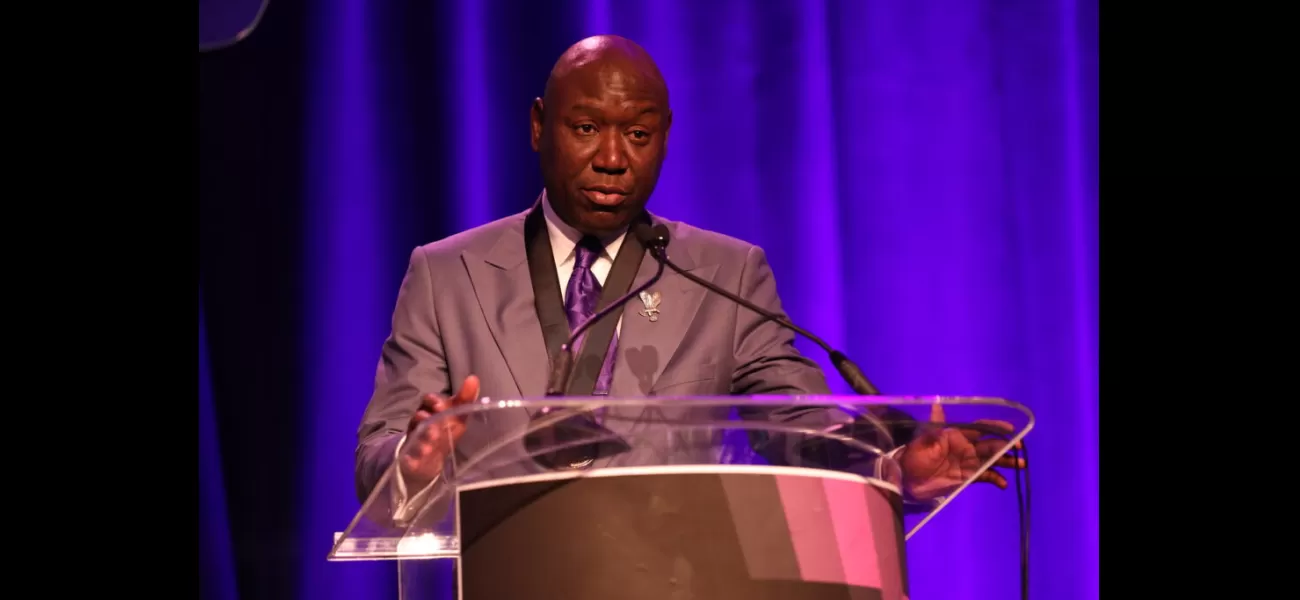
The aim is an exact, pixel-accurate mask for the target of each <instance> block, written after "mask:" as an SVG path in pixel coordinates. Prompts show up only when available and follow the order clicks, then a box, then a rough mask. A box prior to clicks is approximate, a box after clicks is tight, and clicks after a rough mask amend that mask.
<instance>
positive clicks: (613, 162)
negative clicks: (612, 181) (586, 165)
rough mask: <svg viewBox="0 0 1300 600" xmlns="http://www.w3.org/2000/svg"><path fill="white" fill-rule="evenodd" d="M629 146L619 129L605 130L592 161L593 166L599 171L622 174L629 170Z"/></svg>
mask: <svg viewBox="0 0 1300 600" xmlns="http://www.w3.org/2000/svg"><path fill="white" fill-rule="evenodd" d="M627 167H628V164H627V146H626V144H625V143H624V140H623V136H622V135H620V134H619V133H618V132H617V131H613V130H610V131H605V132H602V133H601V136H600V146H598V147H597V148H596V156H595V158H593V159H592V161H591V168H593V169H595V170H596V172H597V173H605V174H609V175H621V174H622V173H623V172H624V171H626V170H627Z"/></svg>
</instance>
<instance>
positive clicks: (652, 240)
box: [546, 221, 668, 396]
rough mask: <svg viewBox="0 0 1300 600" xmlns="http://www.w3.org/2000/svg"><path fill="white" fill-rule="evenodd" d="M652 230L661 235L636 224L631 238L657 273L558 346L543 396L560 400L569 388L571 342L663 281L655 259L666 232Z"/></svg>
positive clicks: (665, 242)
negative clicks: (646, 252)
mask: <svg viewBox="0 0 1300 600" xmlns="http://www.w3.org/2000/svg"><path fill="white" fill-rule="evenodd" d="M655 229H656V230H662V231H654V230H651V228H650V226H649V225H646V224H645V223H643V222H639V221H638V222H637V224H636V225H634V226H633V227H632V235H635V236H636V238H637V240H639V241H640V242H641V245H642V246H644V247H645V248H647V249H648V250H650V255H651V256H655V257H656V260H657V261H658V263H659V269H658V270H656V271H655V274H654V276H653V277H651V278H650V279H648V280H646V282H645V283H643V284H641V285H639V286H637V287H635V288H633V289H632V290H631V291H629V292H628V293H626V294H623V295H622V296H621V297H619V298H618V299H616V300H614V301H613V302H610V303H609V306H606V307H605V308H602V309H601V310H600V311H598V312H597V313H596V314H595V315H592V317H591V318H590V319H587V320H586V321H583V322H582V324H580V325H578V326H577V327H576V328H575V329H574V330H573V332H572V333H570V334H569V339H568V340H566V341H565V342H564V344H563V345H562V346H560V352H559V353H558V355H557V356H556V357H555V364H554V366H553V367H552V368H551V377H550V380H549V381H548V382H547V384H546V395H547V396H563V395H564V393H565V390H567V389H568V388H569V379H570V378H571V377H572V374H573V343H574V341H575V340H577V339H578V338H579V337H581V336H582V334H583V333H586V332H587V330H588V329H590V328H591V326H592V325H595V324H596V322H597V321H599V320H601V319H603V318H605V317H606V316H607V315H609V314H610V313H612V312H614V311H617V310H620V309H622V308H623V305H625V304H627V303H628V302H630V301H631V300H632V299H633V298H635V297H637V295H638V294H640V293H641V292H644V291H645V290H646V289H648V288H649V287H650V286H652V285H654V284H655V282H656V281H659V278H660V277H663V275H664V264H665V261H663V260H659V259H658V258H657V257H658V256H659V255H662V254H663V253H664V249H665V248H667V247H668V228H666V227H664V226H663V225H660V226H658V227H656V228H655Z"/></svg>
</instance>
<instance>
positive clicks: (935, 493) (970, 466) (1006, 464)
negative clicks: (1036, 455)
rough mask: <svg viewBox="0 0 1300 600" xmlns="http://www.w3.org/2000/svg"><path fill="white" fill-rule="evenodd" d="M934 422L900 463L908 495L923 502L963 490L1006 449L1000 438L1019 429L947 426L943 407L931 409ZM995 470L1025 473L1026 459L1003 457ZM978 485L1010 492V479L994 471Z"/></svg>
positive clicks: (991, 424)
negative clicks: (968, 482)
mask: <svg viewBox="0 0 1300 600" xmlns="http://www.w3.org/2000/svg"><path fill="white" fill-rule="evenodd" d="M930 421H931V423H928V424H924V423H923V424H921V428H920V430H919V431H918V432H917V435H916V437H915V438H914V439H913V440H912V442H911V443H909V444H908V445H907V447H906V448H905V449H904V450H903V452H902V457H901V458H900V459H899V467H900V469H901V470H902V474H903V490H904V495H905V496H906V497H907V498H908V499H911V500H916V501H921V502H928V501H931V500H934V499H935V498H939V497H942V496H947V495H948V494H950V493H952V492H953V491H955V490H956V489H957V488H958V487H961V484H963V483H965V482H966V481H967V480H968V479H970V478H971V477H973V476H974V475H975V473H976V471H978V470H979V468H980V465H983V464H984V463H986V462H988V460H989V459H990V458H992V457H993V456H994V455H995V454H997V453H999V452H1001V451H1002V450H1003V449H1004V448H1006V446H1007V442H1006V440H1003V439H1001V438H998V437H996V436H997V435H1006V436H1010V435H1011V434H1013V433H1015V427H1014V426H1013V425H1011V424H1010V423H1007V422H1005V421H993V420H980V421H976V422H975V424H976V425H977V426H979V427H978V428H971V427H962V426H954V427H947V426H944V425H943V422H944V416H943V406H941V405H939V404H935V405H934V406H933V407H932V408H931V410H930ZM1018 447H1019V443H1018V442H1017V448H1018ZM994 466H995V467H1003V468H1008V469H1023V468H1024V467H1025V459H1023V458H1020V459H1016V458H1013V457H1011V456H1003V457H1001V458H999V459H998V461H997V463H996V464H995V465H994ZM978 481H981V482H985V483H991V484H993V485H996V486H998V488H1000V489H1006V488H1007V479H1006V477H1003V476H1002V474H1001V473H999V472H997V471H996V470H994V469H993V468H989V470H987V471H985V472H983V473H981V474H980V476H979V479H978Z"/></svg>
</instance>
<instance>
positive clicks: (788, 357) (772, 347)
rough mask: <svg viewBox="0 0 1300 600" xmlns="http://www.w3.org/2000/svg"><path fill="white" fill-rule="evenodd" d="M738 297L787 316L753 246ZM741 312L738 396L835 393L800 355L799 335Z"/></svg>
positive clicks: (760, 254)
mask: <svg viewBox="0 0 1300 600" xmlns="http://www.w3.org/2000/svg"><path fill="white" fill-rule="evenodd" d="M738 295H739V296H740V297H742V298H744V299H746V300H749V301H750V302H753V303H754V304H756V305H758V306H760V307H762V308H764V309H766V310H768V311H770V312H772V313H774V314H777V315H780V316H782V317H785V316H786V315H785V311H784V309H782V307H781V298H780V296H779V295H778V294H777V290H776V279H775V277H774V276H773V275H772V268H771V267H770V266H768V264H767V255H766V254H765V253H764V252H763V250H762V248H759V247H757V246H751V247H750V248H749V252H748V253H746V254H745V267H744V270H743V271H742V272H741V276H740V290H739V291H738ZM737 310H738V314H737V317H736V336H735V341H734V343H735V356H736V370H735V372H734V373H733V374H732V382H731V389H732V393H734V394H738V395H745V396H752V395H760V394H778V395H801V394H803V395H820V394H829V393H830V388H829V387H827V386H826V377H825V376H824V375H823V374H822V371H821V368H820V367H818V366H817V363H815V362H813V361H812V360H810V359H808V357H806V356H803V355H802V354H800V353H799V351H798V350H796V349H795V347H794V332H792V331H790V330H789V329H786V328H785V327H782V326H780V325H777V324H776V323H774V322H772V321H769V320H767V319H764V318H763V317H761V316H759V315H758V314H757V313H755V312H753V311H751V310H749V309H747V308H744V307H738V309H737Z"/></svg>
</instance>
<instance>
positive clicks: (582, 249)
mask: <svg viewBox="0 0 1300 600" xmlns="http://www.w3.org/2000/svg"><path fill="white" fill-rule="evenodd" d="M604 249H605V248H604V246H601V244H600V240H598V239H596V238H594V237H592V236H586V237H583V238H582V239H581V240H580V241H579V242H578V247H577V248H575V249H574V252H575V253H576V254H575V256H574V260H575V262H576V265H575V268H578V269H590V268H591V265H594V264H596V259H597V258H599V257H600V253H601V252H602V251H603V250H604Z"/></svg>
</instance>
